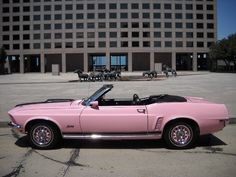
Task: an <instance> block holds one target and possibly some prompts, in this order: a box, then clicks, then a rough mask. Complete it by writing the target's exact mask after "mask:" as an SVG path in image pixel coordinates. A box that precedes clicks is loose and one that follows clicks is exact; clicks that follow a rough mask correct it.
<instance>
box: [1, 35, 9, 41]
mask: <svg viewBox="0 0 236 177" xmlns="http://www.w3.org/2000/svg"><path fill="white" fill-rule="evenodd" d="M9 39H10V37H9V35H3V36H2V40H3V41H9Z"/></svg>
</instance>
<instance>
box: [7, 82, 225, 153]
mask: <svg viewBox="0 0 236 177" xmlns="http://www.w3.org/2000/svg"><path fill="white" fill-rule="evenodd" d="M112 88H113V85H104V86H103V87H101V88H100V89H99V90H97V91H96V92H95V93H94V94H93V95H92V96H90V97H89V98H87V99H83V100H71V99H50V100H47V101H44V102H36V103H25V104H20V105H17V106H16V107H15V108H13V109H12V110H10V111H9V112H8V113H9V115H10V118H11V122H10V123H9V125H10V126H12V127H14V128H17V129H19V131H20V132H22V133H27V134H28V135H29V139H30V142H31V144H32V146H33V147H35V148H40V149H49V148H53V147H55V145H57V144H58V143H59V141H60V140H61V139H62V138H64V139H106V140H107V139H109V140H121V139H160V138H163V139H164V140H165V142H166V144H167V145H168V146H169V147H170V148H179V149H184V148H190V147H192V146H193V145H194V144H195V142H196V140H197V138H198V137H199V135H204V134H209V133H214V132H217V131H219V130H222V129H223V128H224V127H225V125H226V123H227V122H228V120H229V118H228V111H227V109H226V107H225V105H223V104H216V103H212V102H209V101H207V100H204V99H202V98H195V97H181V96H174V95H153V96H149V97H146V98H139V97H138V95H137V94H134V95H133V98H132V99H105V98H104V96H105V94H106V93H107V92H109V91H110V90H111V89H112Z"/></svg>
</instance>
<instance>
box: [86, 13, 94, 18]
mask: <svg viewBox="0 0 236 177" xmlns="http://www.w3.org/2000/svg"><path fill="white" fill-rule="evenodd" d="M94 18H95V14H94V13H88V14H87V19H94Z"/></svg>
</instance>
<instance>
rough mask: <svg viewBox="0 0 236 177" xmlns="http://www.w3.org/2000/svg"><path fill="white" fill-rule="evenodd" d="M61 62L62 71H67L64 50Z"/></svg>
mask: <svg viewBox="0 0 236 177" xmlns="http://www.w3.org/2000/svg"><path fill="white" fill-rule="evenodd" d="M61 60H62V61H61V64H62V66H61V67H62V72H63V73H65V72H66V54H65V52H62V54H61Z"/></svg>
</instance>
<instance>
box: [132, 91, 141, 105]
mask: <svg viewBox="0 0 236 177" xmlns="http://www.w3.org/2000/svg"><path fill="white" fill-rule="evenodd" d="M140 101H141V100H140V98H139V96H138V95H137V94H136V93H135V94H133V102H134V104H139V103H140Z"/></svg>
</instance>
